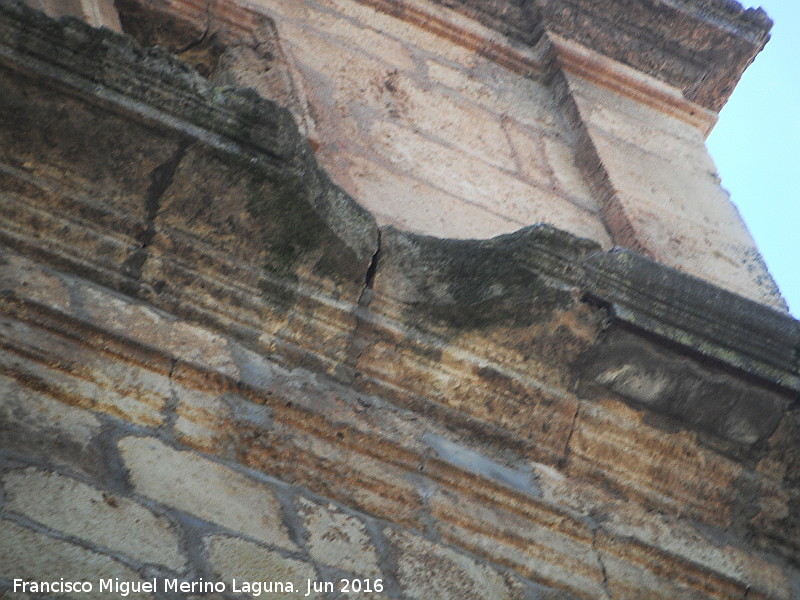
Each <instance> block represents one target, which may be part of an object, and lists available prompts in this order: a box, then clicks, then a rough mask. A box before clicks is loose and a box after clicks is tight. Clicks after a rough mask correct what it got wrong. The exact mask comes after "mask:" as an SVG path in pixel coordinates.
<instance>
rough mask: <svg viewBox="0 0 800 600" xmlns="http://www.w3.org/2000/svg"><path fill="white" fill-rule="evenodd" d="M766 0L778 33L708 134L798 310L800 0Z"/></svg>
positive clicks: (798, 313) (726, 182) (728, 183)
mask: <svg viewBox="0 0 800 600" xmlns="http://www.w3.org/2000/svg"><path fill="white" fill-rule="evenodd" d="M743 4H744V5H745V6H759V5H761V6H762V7H763V8H764V10H766V11H767V14H769V16H770V17H771V18H772V20H773V21H775V25H774V27H773V29H772V39H771V40H770V42H769V43H768V44H767V47H766V48H765V49H764V50H763V52H761V54H759V56H758V57H757V58H756V60H755V62H754V63H753V64H752V65H751V66H750V68H749V69H748V70H747V71H746V72H745V74H744V76H743V77H742V80H741V82H740V83H739V86H738V87H737V88H736V90H735V91H734V93H733V96H732V97H731V99H730V101H729V102H728V104H727V105H726V106H725V108H724V109H723V110H722V114H721V116H720V121H719V123H718V124H717V126H716V128H715V129H714V131H713V132H712V133H711V136H710V137H709V139H708V146H709V149H710V151H711V155H712V156H713V157H714V160H715V161H716V163H717V168H718V169H719V172H720V175H721V176H722V185H723V187H725V189H727V190H728V191H729V192H730V194H731V198H732V200H733V201H734V202H735V203H736V205H737V206H738V207H739V211H740V212H741V214H742V216H743V217H744V220H745V222H746V223H747V225H748V227H749V228H750V232H751V233H752V235H753V237H754V238H755V240H756V243H757V244H758V247H759V249H760V250H761V253H762V255H763V256H764V258H765V259H766V261H767V265H768V266H769V269H770V272H771V273H772V276H773V277H774V278H775V280H776V281H777V282H778V286H779V287H780V288H781V292H782V293H783V296H784V298H786V300H787V302H788V303H789V307H790V309H791V311H792V314H793V315H794V316H795V317H796V318H797V317H800V105H799V104H800V0H762V1H761V2H757V1H756V2H749V1H747V0H745V2H743Z"/></svg>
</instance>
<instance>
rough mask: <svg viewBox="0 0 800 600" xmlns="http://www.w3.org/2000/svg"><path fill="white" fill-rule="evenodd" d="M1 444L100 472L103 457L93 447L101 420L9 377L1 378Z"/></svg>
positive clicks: (91, 471) (21, 451)
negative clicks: (93, 440)
mask: <svg viewBox="0 0 800 600" xmlns="http://www.w3.org/2000/svg"><path fill="white" fill-rule="evenodd" d="M0 398H2V399H3V400H2V402H0V448H4V449H6V450H10V451H12V452H20V453H26V454H30V455H32V456H35V457H36V458H37V459H39V460H42V461H52V462H53V463H55V464H58V465H62V466H64V465H70V466H72V467H77V468H79V469H82V470H84V471H86V472H89V473H93V474H101V473H102V472H103V470H104V465H103V461H102V459H101V458H100V457H98V456H96V453H95V452H93V451H92V450H91V448H92V446H91V444H92V438H93V437H94V436H95V435H97V434H98V433H99V430H100V421H99V420H98V418H97V417H96V416H95V415H94V414H92V413H91V412H89V411H86V410H82V409H79V408H74V407H72V406H68V405H66V404H63V403H61V402H58V401H56V400H53V399H52V398H49V397H47V396H45V395H43V394H41V393H36V392H35V391H33V390H31V389H30V388H28V387H27V386H25V385H22V384H20V383H19V382H18V381H15V380H13V379H11V378H9V377H2V378H0Z"/></svg>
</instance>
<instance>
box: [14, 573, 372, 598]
mask: <svg viewBox="0 0 800 600" xmlns="http://www.w3.org/2000/svg"><path fill="white" fill-rule="evenodd" d="M160 581H161V585H160V586H159V585H158V582H159V579H155V578H154V579H150V580H146V581H126V580H123V579H119V578H114V579H100V580H98V582H97V584H95V583H93V582H91V581H69V580H66V579H64V578H63V577H62V578H60V579H58V580H54V581H26V580H23V579H14V582H13V583H14V591H15V592H21V593H29V594H81V593H90V592H92V591H94V590H95V585H97V586H98V588H97V589H98V591H100V592H101V593H103V592H105V593H108V594H116V595H118V596H121V597H125V596H128V595H129V594H142V593H145V594H148V593H149V594H154V593H156V592H157V591H164V592H182V593H188V594H206V593H209V592H217V593H222V592H227V591H230V592H232V593H234V594H249V595H251V596H254V597H258V596H261V595H264V594H292V593H303V594H304V595H305V596H310V595H312V594H315V593H321V592H333V591H334V590H335V589H338V591H339V592H340V593H342V594H359V593H369V592H378V593H380V592H382V591H383V580H381V579H339V580H338V581H336V582H333V581H314V580H312V579H307V580H306V581H305V585H302V586H298V585H295V584H294V583H293V582H291V581H242V580H239V579H233V580H232V581H231V583H230V586H228V584H226V583H225V582H222V581H204V580H202V579H199V580H197V581H182V580H180V579H161V580H160Z"/></svg>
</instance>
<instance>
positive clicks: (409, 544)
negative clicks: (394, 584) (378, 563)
mask: <svg viewBox="0 0 800 600" xmlns="http://www.w3.org/2000/svg"><path fill="white" fill-rule="evenodd" d="M384 534H385V535H386V537H387V538H388V539H389V540H390V541H391V543H392V544H393V545H394V546H395V548H396V549H397V552H398V558H397V564H398V578H399V580H400V585H401V586H402V588H403V591H404V592H405V594H406V595H407V597H409V598H416V599H419V600H424V599H426V598H442V600H445V599H450V598H452V599H454V600H455V599H457V598H458V599H460V598H497V599H498V600H511V599H521V598H523V597H524V590H523V588H522V586H521V585H520V584H519V583H518V582H516V581H515V580H514V579H512V578H511V577H508V576H507V575H503V574H502V573H500V572H499V571H497V570H495V569H493V568H491V567H488V566H486V565H482V564H480V563H478V562H476V561H475V560H473V559H471V558H469V557H467V556H465V555H463V554H459V553H457V552H454V551H453V550H451V549H449V548H446V547H444V546H440V545H438V544H434V543H432V542H429V541H428V540H426V539H424V538H421V537H418V536H414V535H410V534H405V533H400V532H398V531H395V530H385V531H384Z"/></svg>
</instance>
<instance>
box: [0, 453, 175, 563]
mask: <svg viewBox="0 0 800 600" xmlns="http://www.w3.org/2000/svg"><path fill="white" fill-rule="evenodd" d="M2 482H3V488H4V489H5V492H6V494H7V497H6V503H5V507H4V508H5V510H9V511H12V512H15V513H17V514H20V515H24V516H25V517H28V518H29V519H32V520H34V521H36V522H38V523H40V524H42V525H44V526H46V527H50V528H52V529H54V530H56V531H60V532H61V533H63V534H66V535H71V536H75V537H77V538H80V539H83V540H86V541H87V542H90V543H92V544H96V545H97V546H100V547H102V548H105V549H107V550H111V551H112V552H119V553H120V554H123V555H127V556H130V557H131V558H133V559H135V560H138V561H141V562H143V563H153V564H163V565H164V566H166V567H168V568H170V569H173V570H175V571H179V570H181V569H182V568H183V566H184V559H183V557H182V556H181V554H180V551H179V549H178V536H177V535H176V533H175V530H174V527H172V526H171V525H170V523H169V521H168V520H167V519H166V518H164V517H157V516H155V515H153V514H152V513H151V512H150V511H148V510H147V509H145V508H143V507H142V506H139V505H138V504H136V503H134V502H132V501H131V500H129V499H128V498H123V497H120V496H118V495H114V494H109V493H106V492H101V491H99V490H96V489H94V488H92V487H89V486H87V485H85V484H83V483H81V482H79V481H76V480H74V479H69V478H67V477H62V476H59V475H56V474H55V473H46V472H43V471H38V470H34V469H30V468H29V469H24V470H22V471H11V472H10V473H8V474H7V475H6V476H5V477H3V480H2ZM53 498H58V503H57V504H54V503H53V501H52V499H53Z"/></svg>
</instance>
